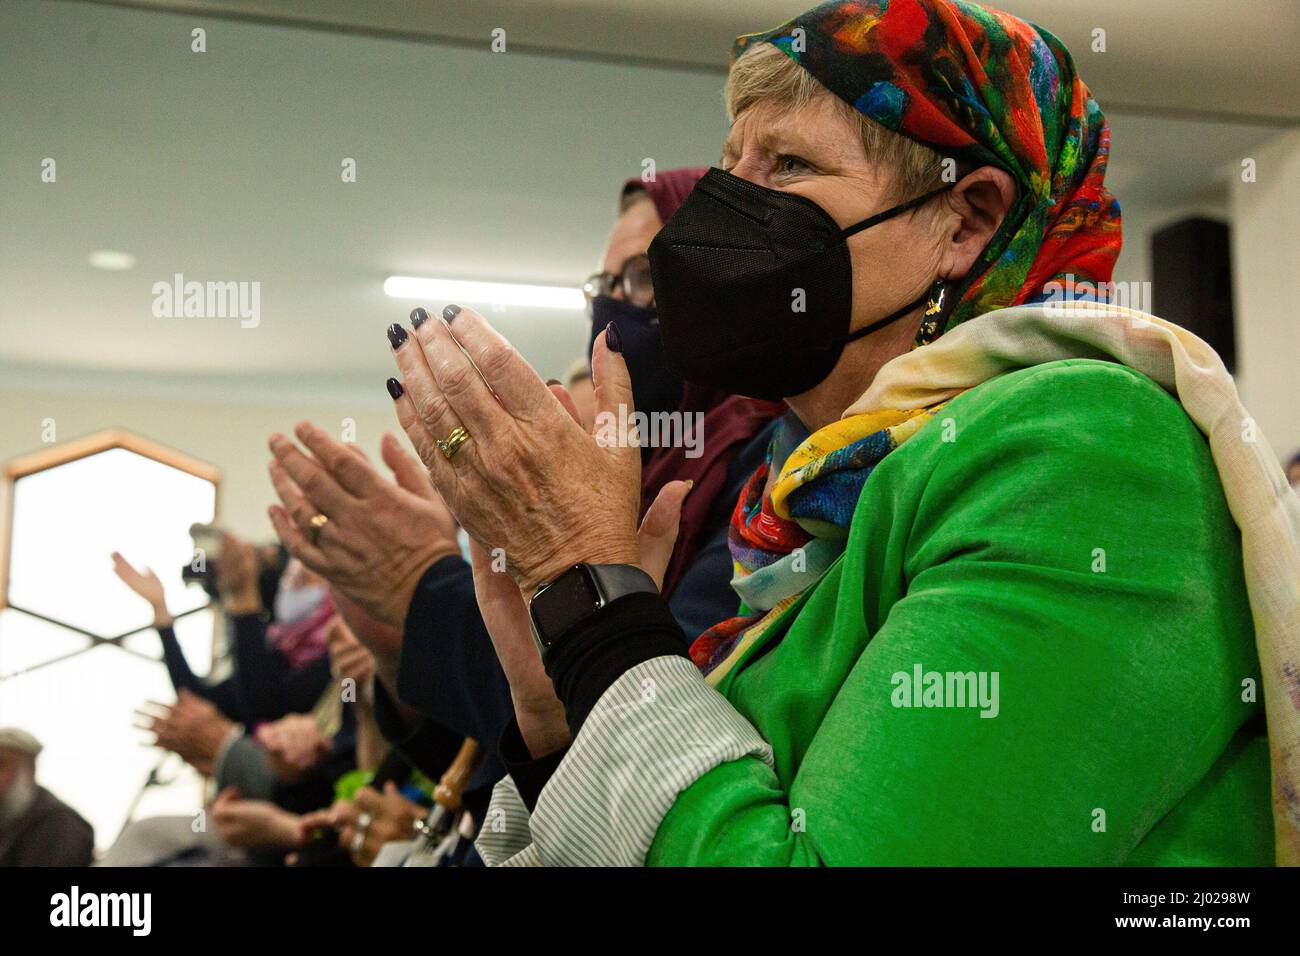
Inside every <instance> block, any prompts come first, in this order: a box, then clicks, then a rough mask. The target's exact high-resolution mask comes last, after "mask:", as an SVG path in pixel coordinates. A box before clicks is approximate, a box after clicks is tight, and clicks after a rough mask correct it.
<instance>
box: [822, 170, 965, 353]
mask: <svg viewBox="0 0 1300 956" xmlns="http://www.w3.org/2000/svg"><path fill="white" fill-rule="evenodd" d="M955 185H957V184H956V183H944V184H943V185H942V186H940V187H939V188H938V189H932V190H930V191H929V192H928V193H923V194H922V195H920V196H917V197H916V198H915V199H909V200H908V201H907V202H905V203H902V204H900V205H898V206H894V207H892V208H890V209H886V210H885V211H884V212H878V213H876V214H875V215H874V216H872V217H870V218H869V219H864V220H862V221H861V222H859V223H856V224H854V225H852V226H849V227H848V228H847V229H845V230H843V231H842V232H841V233H840V239H839V241H840V242H843V241H844V240H845V239H847V238H849V236H854V235H857V234H858V233H859V232H862V230H864V229H870V228H871V227H872V226H874V225H876V224H878V223H882V222H884V221H885V220H886V219H892V218H893V217H894V216H898V215H901V214H902V213H905V212H907V211H908V210H910V209H916V208H917V207H919V206H924V205H925V204H926V203H928V202H929V201H930V200H931V199H933V198H934V197H935V196H938V195H940V194H941V193H946V192H947V191H948V190H950V189H952V188H953V187H954V186H955ZM946 298H947V283H946V282H945V280H943V279H938V280H936V281H935V284H934V285H932V286H931V287H930V288H929V289H927V290H926V291H925V292H923V293H922V294H921V295H920V296H919V297H918V298H916V299H913V300H912V301H911V302H909V303H907V305H905V306H903V307H902V308H901V309H899V310H898V311H897V312H891V313H889V315H887V316H885V317H884V318H883V319H877V320H876V321H875V322H872V323H871V324H870V325H865V326H863V327H862V328H860V329H854V330H853V331H852V332H850V333H849V334H848V335H846V336H844V338H842V339H841V340H840V344H841V345H847V344H848V343H849V342H852V341H854V340H856V339H860V338H862V337H863V336H864V335H870V334H871V333H872V332H874V331H876V330H877V329H883V328H884V327H885V326H886V325H890V324H892V323H894V322H897V321H898V320H899V319H901V318H903V317H904V316H906V315H907V314H908V313H909V312H911V311H912V310H913V309H915V308H916V307H917V306H919V305H925V307H926V308H925V315H926V317H927V320H928V319H929V318H930V317H933V320H934V330H933V331H932V335H937V330H938V329H939V328H940V327H941V325H940V321H939V320H941V319H942V318H943V312H942V310H943V308H944V305H945V303H944V300H945V299H946ZM928 324H929V322H928V321H922V322H921V331H924V330H925V329H926V328H927V326H928ZM921 331H918V332H917V342H918V344H926V343H924V342H920V338H921ZM928 341H933V338H931V339H928V340H927V342H928Z"/></svg>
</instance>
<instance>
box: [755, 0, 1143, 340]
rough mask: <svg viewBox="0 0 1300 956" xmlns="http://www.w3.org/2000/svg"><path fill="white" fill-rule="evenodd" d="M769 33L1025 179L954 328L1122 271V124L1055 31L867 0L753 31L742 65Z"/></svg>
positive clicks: (964, 11) (955, 1)
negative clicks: (1115, 129)
mask: <svg viewBox="0 0 1300 956" xmlns="http://www.w3.org/2000/svg"><path fill="white" fill-rule="evenodd" d="M764 42H766V43H772V44H773V45H775V46H776V47H777V48H779V49H780V50H781V51H783V52H784V53H785V54H786V55H787V56H789V57H790V58H791V59H792V60H794V61H795V62H796V63H798V64H799V65H800V66H802V67H803V68H804V69H806V70H807V71H808V72H809V73H811V74H812V75H813V76H814V77H816V78H817V79H818V80H819V81H820V82H821V84H822V85H823V86H825V87H826V88H827V89H828V90H830V91H831V92H832V93H834V94H835V95H836V96H838V97H840V98H841V99H842V100H844V101H845V102H846V103H849V104H850V105H852V106H853V107H854V109H856V110H858V111H859V112H860V113H862V115H863V116H866V117H867V118H868V119H871V120H874V121H875V122H877V123H879V124H881V125H882V126H884V127H886V128H887V129H890V130H892V131H894V132H896V133H898V134H900V135H902V136H905V137H907V138H908V139H911V140H914V141H916V142H918V143H921V144H923V145H925V146H928V147H930V148H931V149H933V150H935V151H936V152H937V153H939V154H940V155H941V156H944V157H951V158H953V159H955V160H957V162H958V164H959V165H960V166H961V167H962V168H973V167H975V166H990V165H991V166H998V167H1000V168H1002V169H1004V170H1006V171H1007V172H1008V173H1010V174H1011V175H1012V177H1013V178H1014V179H1015V181H1016V185H1017V196H1016V201H1015V204H1014V205H1013V206H1012V208H1011V209H1010V211H1009V212H1008V213H1007V216H1006V219H1005V220H1004V221H1003V223H1002V226H1001V228H999V229H998V231H997V233H996V235H994V237H993V239H992V241H991V242H990V243H989V245H988V248H986V249H985V250H984V253H983V254H982V255H981V257H980V259H979V260H978V262H977V263H976V264H975V266H974V267H973V268H972V269H971V271H970V273H969V274H968V275H967V277H966V279H965V280H964V281H963V283H962V285H961V287H960V289H959V290H955V291H956V292H957V294H958V296H959V300H958V302H957V304H956V305H955V307H954V308H953V309H951V310H950V311H949V318H948V321H947V327H952V326H953V325H956V324H958V323H960V322H962V321H964V320H965V319H969V318H971V317H973V316H976V315H980V314H982V313H984V312H989V311H992V310H993V309H1000V308H1006V307H1007V306H1011V305H1019V304H1021V303H1024V302H1035V301H1041V300H1043V299H1044V298H1047V297H1049V296H1050V295H1052V292H1051V291H1048V292H1044V287H1045V286H1050V284H1051V283H1053V282H1059V283H1060V284H1061V286H1062V287H1073V288H1075V289H1077V290H1078V292H1079V293H1082V294H1084V295H1088V294H1089V293H1090V291H1091V287H1092V286H1094V284H1096V283H1104V282H1109V281H1110V277H1111V270H1112V269H1113V268H1114V265H1115V259H1116V257H1117V256H1118V255H1119V249H1120V214H1119V203H1117V202H1116V201H1115V197H1113V196H1112V195H1111V194H1110V193H1109V192H1108V191H1107V190H1106V187H1105V185H1104V184H1103V182H1102V179H1103V177H1104V176H1105V173H1106V159H1107V156H1108V155H1109V152H1110V127H1109V125H1108V124H1107V123H1106V118H1105V117H1104V116H1103V115H1102V112H1101V108H1100V107H1099V106H1098V105H1097V101H1096V100H1094V99H1093V98H1092V94H1091V93H1089V92H1088V88H1087V87H1086V86H1085V85H1084V83H1083V81H1082V80H1080V79H1079V75H1078V73H1077V72H1076V71H1075V68H1074V61H1073V60H1072V59H1071V57H1070V54H1069V52H1068V51H1067V50H1066V49H1065V47H1064V46H1063V45H1062V44H1061V42H1060V41H1059V40H1058V39H1056V37H1054V36H1052V34H1050V33H1048V32H1047V31H1046V30H1043V29H1041V28H1039V27H1035V26H1033V25H1031V24H1028V23H1025V22H1024V21H1023V20H1017V19H1016V18H1015V17H1013V16H1010V15H1009V14H1006V13H1002V12H1000V11H997V10H990V9H988V8H986V7H982V6H979V5H977V4H974V3H966V2H963V0H856V2H832V3H823V4H822V5H820V6H818V7H816V8H814V9H812V10H809V11H808V12H807V13H805V14H803V15H802V16H800V17H797V18H796V19H794V20H791V21H790V22H789V23H787V24H785V25H784V26H781V27H778V28H777V29H775V30H769V31H767V32H766V33H755V34H751V35H748V36H743V37H740V38H739V39H738V40H737V41H736V44H735V47H734V49H733V51H732V60H733V62H734V61H735V59H736V58H737V57H739V56H740V55H741V54H742V53H744V52H745V50H747V49H749V48H750V47H751V46H753V45H754V44H756V43H764ZM1067 277H1072V278H1070V279H1068V280H1067ZM1061 294H1063V293H1057V297H1060V295H1061ZM1076 294H1078V293H1076ZM1071 297H1073V296H1071Z"/></svg>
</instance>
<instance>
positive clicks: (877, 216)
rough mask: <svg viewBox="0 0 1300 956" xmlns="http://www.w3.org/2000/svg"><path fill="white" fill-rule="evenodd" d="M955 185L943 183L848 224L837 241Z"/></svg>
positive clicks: (920, 204)
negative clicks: (903, 201)
mask: <svg viewBox="0 0 1300 956" xmlns="http://www.w3.org/2000/svg"><path fill="white" fill-rule="evenodd" d="M956 185H957V184H956V183H944V184H943V185H942V186H940V187H939V188H938V189H932V190H930V191H929V192H928V193H924V194H922V195H920V196H917V197H916V198H915V199H909V200H908V201H907V202H905V203H902V204H900V205H897V206H893V207H891V208H889V209H886V210H885V211H884V212H878V213H876V214H875V215H874V216H871V217H870V218H868V219H863V220H862V221H861V222H859V223H854V224H853V225H852V226H849V227H848V228H847V229H844V230H841V232H840V237H839V239H838V241H839V242H843V241H844V240H845V239H848V238H849V237H850V236H856V235H857V234H858V233H860V232H862V230H864V229H870V228H871V227H872V226H875V225H879V224H880V223H882V222H884V221H885V220H886V219H893V218H894V217H895V216H900V215H902V214H903V213H905V212H907V211H908V210H911V209H916V208H917V207H918V206H924V205H925V204H926V203H928V202H929V201H930V200H931V199H933V198H934V197H935V196H938V195H939V194H940V193H946V192H947V191H948V190H950V189H952V188H953V187H954V186H956Z"/></svg>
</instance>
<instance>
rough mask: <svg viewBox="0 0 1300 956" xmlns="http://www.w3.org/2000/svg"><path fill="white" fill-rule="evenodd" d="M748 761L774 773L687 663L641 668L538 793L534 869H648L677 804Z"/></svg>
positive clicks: (608, 696) (749, 734) (597, 712)
mask: <svg viewBox="0 0 1300 956" xmlns="http://www.w3.org/2000/svg"><path fill="white" fill-rule="evenodd" d="M745 756H757V757H759V758H760V759H762V760H763V761H764V762H765V763H767V764H768V765H769V766H771V765H772V748H771V747H770V746H768V744H767V742H766V741H764V740H763V738H762V737H760V736H759V734H758V731H756V730H755V729H754V728H753V726H752V725H751V724H750V723H749V722H748V721H747V720H745V718H744V717H742V716H741V715H740V713H739V712H737V711H736V709H735V708H734V707H732V706H731V704H730V703H728V702H727V699H726V698H725V697H723V696H722V695H721V694H719V693H718V692H717V691H716V690H714V689H713V688H712V687H710V686H709V685H708V684H707V683H705V681H704V678H703V677H702V676H701V675H700V672H699V670H698V669H697V668H696V667H695V665H694V664H692V663H691V661H690V660H689V659H688V658H685V657H676V656H667V657H657V658H654V659H653V660H649V661H645V662H644V663H642V664H638V665H637V666H636V667H633V668H632V669H631V670H629V671H628V672H627V673H625V674H624V675H623V676H622V677H620V678H619V679H618V680H617V681H615V682H614V683H613V685H611V686H610V688H609V689H608V690H607V691H605V693H604V694H603V695H602V696H601V698H600V700H599V701H598V702H597V704H596V706H595V708H594V709H593V710H592V712H591V714H590V715H589V716H588V717H587V720H586V722H585V723H584V724H583V726H582V729H581V730H580V731H579V733H578V736H577V738H576V739H575V740H574V741H573V744H572V745H571V746H570V748H569V752H568V753H567V754H566V755H565V757H564V760H563V761H562V762H561V763H560V766H559V767H558V768H557V769H556V771H555V774H554V775H553V776H552V777H551V779H550V780H549V781H548V782H547V784H546V787H545V788H544V789H543V790H542V793H541V796H540V797H539V798H538V801H537V806H536V809H535V811H534V813H533V814H532V817H531V819H529V820H528V828H529V832H530V835H531V838H532V841H533V846H532V847H530V848H529V850H530V851H534V852H535V854H536V860H535V861H534V860H532V855H531V854H529V861H530V862H541V863H544V864H545V865H547V866H643V865H644V864H645V858H646V854H647V853H648V852H649V850H650V845H651V844H652V843H653V842H654V837H655V833H656V832H658V830H659V824H660V823H661V822H662V821H663V818H664V817H665V816H666V815H667V813H668V811H669V810H670V809H671V808H672V805H673V803H674V802H675V801H676V799H677V795H678V794H679V793H681V792H682V791H683V790H685V789H686V788H687V787H689V786H690V785H691V784H692V783H694V782H695V781H696V780H698V779H699V778H700V777H702V776H704V775H705V774H706V773H708V772H709V771H710V770H712V769H713V768H714V767H717V766H718V765H720V764H723V763H726V762H728V761H731V760H738V759H740V758H742V757H745ZM515 799H516V800H518V794H517V792H516V794H515ZM521 806H522V804H521ZM520 862H523V861H522V860H521V861H520Z"/></svg>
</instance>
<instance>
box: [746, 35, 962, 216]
mask: <svg viewBox="0 0 1300 956" xmlns="http://www.w3.org/2000/svg"><path fill="white" fill-rule="evenodd" d="M819 96H829V97H831V99H832V100H833V101H834V103H835V106H836V109H837V110H839V112H840V113H842V114H843V115H844V116H847V117H849V118H850V119H856V120H857V122H858V130H859V133H860V134H861V136H862V146H863V148H864V149H865V150H866V154H867V158H868V159H870V160H872V161H874V162H878V163H881V164H882V165H884V166H885V167H886V168H887V169H891V170H893V171H894V174H895V177H896V178H895V182H894V190H895V192H896V193H897V195H898V196H899V197H900V198H902V199H910V198H911V197H913V196H919V195H921V194H922V193H926V192H929V191H930V190H932V189H937V188H938V187H939V186H940V185H942V183H943V158H942V157H941V156H940V155H939V154H938V153H936V152H935V151H934V150H932V149H930V148H929V147H928V146H923V145H921V144H920V143H918V142H915V141H914V140H910V139H908V138H907V137H905V136H900V135H899V134H897V133H895V132H893V131H892V130H888V129H886V128H885V127H883V126H881V125H880V124H879V123H877V122H875V121H874V120H870V119H867V117H865V116H863V115H862V114H861V113H859V112H858V111H857V110H855V109H854V108H853V107H852V106H850V105H849V104H848V103H846V102H844V100H842V99H840V98H839V97H838V96H836V95H835V94H833V93H832V92H831V91H830V90H828V89H826V87H824V86H822V85H821V83H820V82H818V80H817V78H816V77H814V76H813V75H812V74H811V73H809V72H808V71H807V70H805V69H804V68H803V67H801V66H800V65H799V64H798V63H796V62H795V61H794V60H792V59H790V57H788V56H786V55H785V54H784V53H782V52H781V51H780V50H779V49H777V48H776V47H775V46H773V45H772V44H770V43H759V44H756V45H755V46H752V47H750V48H749V49H748V50H746V51H745V52H744V53H743V54H742V55H741V57H740V59H738V60H736V62H735V63H734V64H732V67H731V72H730V73H728V74H727V84H726V86H725V87H724V88H723V98H724V99H725V101H726V104H727V118H728V119H729V120H731V121H732V122H735V119H736V117H737V116H739V115H740V114H741V113H743V112H745V110H747V109H749V108H750V107H752V106H754V105H756V104H758V103H760V102H761V103H770V104H772V105H774V106H776V107H777V108H778V109H780V110H781V111H782V112H785V113H793V112H796V111H797V110H800V109H802V108H803V107H805V106H807V105H808V104H809V103H810V102H812V101H813V100H814V99H816V98H817V97H819Z"/></svg>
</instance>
